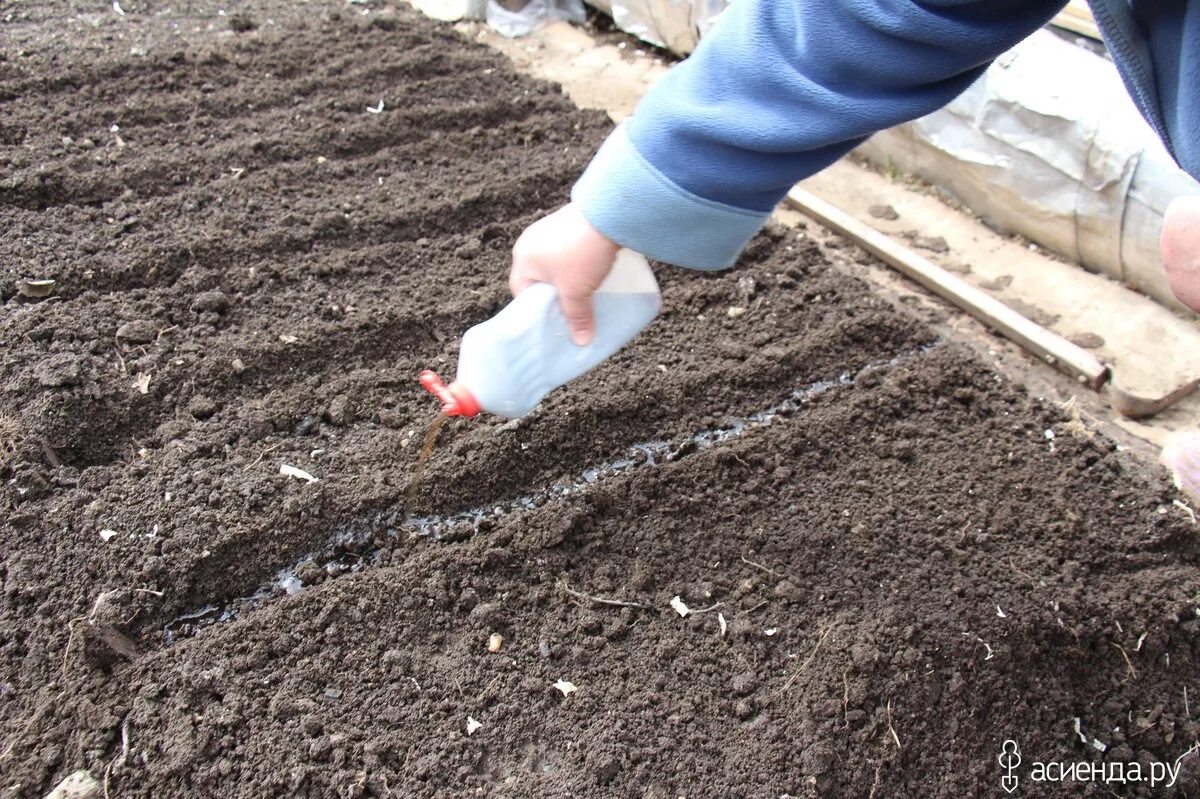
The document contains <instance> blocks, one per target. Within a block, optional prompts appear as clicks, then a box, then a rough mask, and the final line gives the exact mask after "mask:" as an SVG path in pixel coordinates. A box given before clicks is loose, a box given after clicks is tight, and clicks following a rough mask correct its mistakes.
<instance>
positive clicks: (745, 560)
mask: <svg viewBox="0 0 1200 799" xmlns="http://www.w3.org/2000/svg"><path fill="white" fill-rule="evenodd" d="M738 557H739V558H741V559H742V563H745V564H746V565H747V566H753V567H754V568H756V569H762V570H763V571H765V572H766V573H767V574H772V575H774V576H776V577H779V578H782V577H783V576H784V575H782V574H780V573H779V572H777V571H775V570H774V569H768V568H767V567H766V566H764V565H762V564H761V563H755V562H754V561H752V560H750V559H749V558H747V557H746V556H745V555H738Z"/></svg>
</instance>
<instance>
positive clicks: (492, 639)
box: [487, 633, 504, 654]
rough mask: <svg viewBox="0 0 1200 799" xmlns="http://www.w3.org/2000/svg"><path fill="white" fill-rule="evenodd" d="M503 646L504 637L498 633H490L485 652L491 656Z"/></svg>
mask: <svg viewBox="0 0 1200 799" xmlns="http://www.w3.org/2000/svg"><path fill="white" fill-rule="evenodd" d="M503 645H504V636H502V635H501V634H500V633H492V634H491V635H490V636H488V644H487V650H488V651H489V652H491V653H493V654H495V653H496V652H499V651H500V647H502V646H503Z"/></svg>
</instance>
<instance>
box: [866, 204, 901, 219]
mask: <svg viewBox="0 0 1200 799" xmlns="http://www.w3.org/2000/svg"><path fill="white" fill-rule="evenodd" d="M867 213H868V214H870V215H871V216H873V217H875V218H876V219H886V220H887V221H889V222H895V221H896V220H897V219H899V218H900V214H898V213H896V209H895V208H893V207H892V206H890V205H872V206H871V207H870V208H868V209H867Z"/></svg>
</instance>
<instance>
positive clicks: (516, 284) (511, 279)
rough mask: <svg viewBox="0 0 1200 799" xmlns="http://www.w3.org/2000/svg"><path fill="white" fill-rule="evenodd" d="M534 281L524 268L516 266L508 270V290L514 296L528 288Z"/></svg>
mask: <svg viewBox="0 0 1200 799" xmlns="http://www.w3.org/2000/svg"><path fill="white" fill-rule="evenodd" d="M534 282H535V281H534V280H533V279H532V278H530V277H529V276H528V273H527V272H526V271H525V270H523V269H518V268H517V267H516V266H514V267H513V268H512V269H510V270H509V272H508V290H509V291H510V292H512V295H513V296H514V297H515V296H517V295H518V294H520V293H521V292H522V291H524V290H525V289H527V288H529V287H530V286H531V285H533V283H534Z"/></svg>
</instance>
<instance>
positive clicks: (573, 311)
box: [558, 292, 596, 347]
mask: <svg viewBox="0 0 1200 799" xmlns="http://www.w3.org/2000/svg"><path fill="white" fill-rule="evenodd" d="M558 302H559V304H560V305H561V306H562V311H563V317H564V318H565V319H566V320H567V328H568V329H569V330H570V331H571V340H572V341H574V342H575V343H576V344H577V345H579V346H580V347H582V346H584V345H586V344H591V343H592V338H593V336H594V335H595V332H596V317H595V314H594V313H593V311H592V294H591V292H588V293H586V294H577V293H566V292H560V293H559V300H558Z"/></svg>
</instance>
